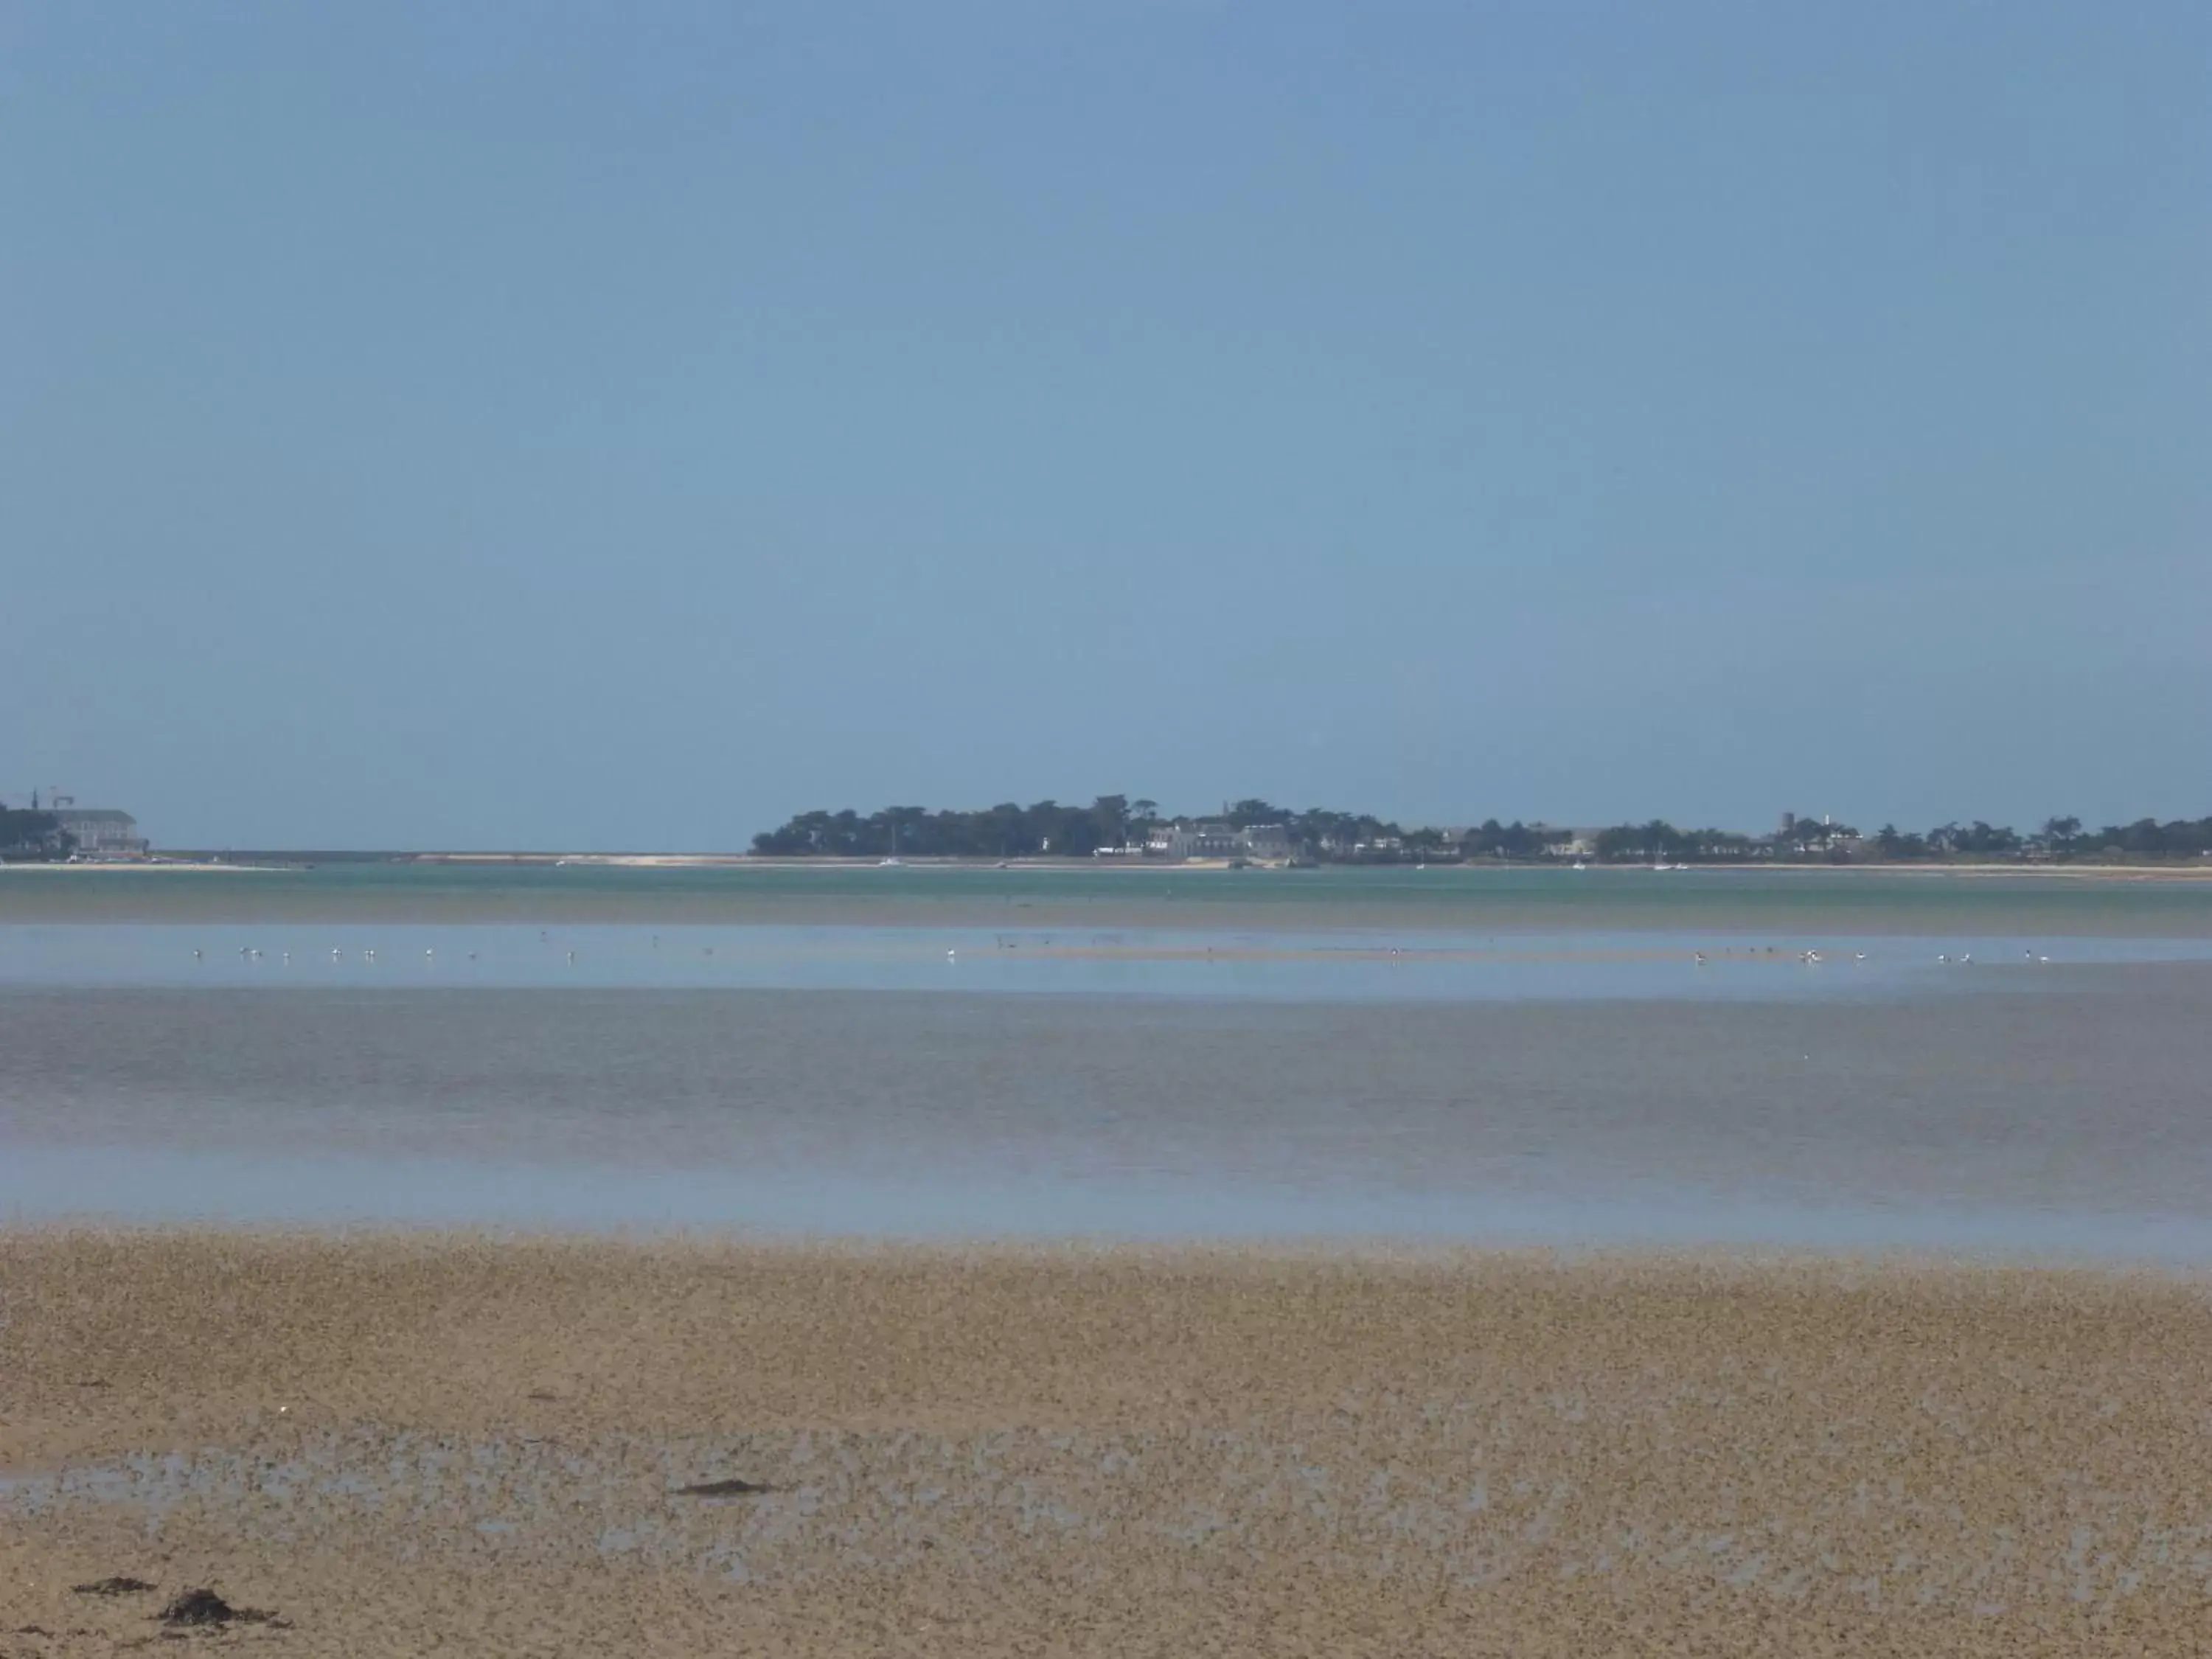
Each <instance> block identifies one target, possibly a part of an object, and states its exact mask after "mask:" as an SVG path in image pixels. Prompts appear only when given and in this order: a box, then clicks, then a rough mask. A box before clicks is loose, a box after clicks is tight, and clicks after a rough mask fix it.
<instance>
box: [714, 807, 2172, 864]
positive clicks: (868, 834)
mask: <svg viewBox="0 0 2212 1659" xmlns="http://www.w3.org/2000/svg"><path fill="white" fill-rule="evenodd" d="M1201 824H1202V825H1206V826H1221V827H1223V828H1225V829H1230V830H1245V829H1255V828H1260V827H1269V826H1279V827H1280V828H1281V829H1282V831H1283V840H1284V841H1285V842H1286V843H1287V845H1288V847H1289V848H1290V850H1291V856H1292V857H1293V858H1295V859H1297V860H1301V861H1304V862H1310V863H1350V864H1360V863H1375V864H1390V863H1418V862H1426V863H1449V862H1462V861H1470V860H1488V861H1498V862H1507V861H1512V860H1522V859H1528V860H1536V859H1562V858H1582V859H1589V860H1592V861H1595V862H1598V863H1650V862H1665V863H1683V864H1700V863H1702V864H1735V863H1748V862H1753V861H1768V862H1787V863H1803V862H1816V863H1817V862H1826V863H1836V864H1867V863H1911V862H1925V861H1936V860H1965V861H1988V860H2021V861H2037V862H2060V861H2066V860H2108V859H2118V860H2161V859H2185V858H2186V859H2194V858H2202V857H2205V856H2207V855H2208V854H2212V817H2203V818H2195V819H2190V818H2179V819H2174V820H2172V821H2170V822H2167V823H2160V822H2159V821H2158V820H2157V819H2155V818H2142V819H2139V820H2137V821H2136V823H2127V824H2108V825H2106V826H2105V827H2104V828H2102V829H2089V828H2087V827H2085V826H2084V825H2083V823H2081V820H2080V819H2079V818H2073V817H2054V818H2049V819H2046V820H2045V822H2044V823H2043V825H2042V827H2041V828H2040V829H2036V830H2033V831H2032V832H2030V833H2027V834H2025V835H2023V834H2021V832H2019V831H2017V830H2015V829H2008V828H2006V827H2003V826H2002V825H1996V824H1990V823H1984V822H1982V821H1981V820H1979V819H1976V820H1975V821H1974V822H1972V823H1966V824H1960V823H1942V824H1937V825H1936V826H1935V827H1934V828H1932V829H1925V830H1901V829H1898V828H1897V827H1896V826H1895V825H1894V824H1884V825H1883V826H1882V827H1881V829H1878V830H1875V832H1874V833H1872V834H1870V835H1868V834H1862V833H1861V832H1860V831H1859V830H1858V829H1855V828H1853V827H1852V826H1851V825H1850V824H1846V823H1832V822H1825V821H1823V820H1820V819H1818V818H1814V817H1797V816H1796V815H1795V814H1791V815H1789V816H1786V817H1784V819H1783V822H1782V827H1781V828H1780V829H1777V830H1776V831H1774V832H1773V833H1772V834H1770V835H1764V836H1752V835H1745V834H1743V833H1741V832H1740V831H1736V830H1731V829H1678V828H1676V827H1675V826H1674V824H1671V823H1668V822H1666V821H1665V820H1664V819H1660V818H1655V819H1652V820H1651V821H1650V822H1649V823H1620V824H1610V825H1607V826H1605V827H1602V828H1595V829H1565V828H1562V827H1560V826H1559V825H1556V824H1545V823H1522V822H1520V821H1518V820H1516V821H1515V822H1514V823H1499V822H1498V820H1497V819H1495V818H1490V819H1486V821H1484V822H1483V823H1480V824H1475V825H1472V826H1468V827H1465V828H1458V829H1440V828H1435V827H1419V828H1414V829H1406V828H1404V827H1402V826H1401V825H1400V824H1397V823H1393V822H1391V821H1390V820H1389V819H1387V818H1379V817H1375V816H1374V815H1372V814H1370V813H1364V812H1340V811H1330V810H1328V809H1326V808H1321V807H1312V808H1309V809H1307V810H1306V811H1292V810H1291V809H1290V808H1287V807H1283V806H1278V805H1273V803H1271V802H1268V801H1265V800H1260V799H1247V800H1240V801H1237V802H1235V803H1233V804H1231V805H1227V806H1225V807H1224V808H1223V810H1222V811H1219V812H1218V813H1204V814H1198V815H1188V814H1186V815H1180V816H1174V817H1170V816H1164V815H1163V814H1162V812H1161V811H1160V808H1159V805H1158V802H1156V801H1152V800H1146V799H1142V798H1132V797H1130V796H1127V795H1101V796H1099V797H1098V798H1097V799H1095V800H1093V801H1092V802H1091V805H1088V806H1076V805H1063V804H1062V803H1060V802H1059V801H1052V800H1042V801H1038V802H1036V803H1035V804H1034V805H1029V806H1023V805H1018V804H1017V803H1015V802H1012V801H1006V802H1003V803H1001V804H1000V805H996V806H987V807H984V808H981V810H979V811H931V810H930V809H929V808H927V807H924V806H886V807H884V808H882V809H881V810H879V811H874V812H870V813H867V814H866V815H863V814H861V813H859V812H856V811H853V810H851V809H850V808H848V809H846V810H844V811H835V812H832V811H812V812H801V813H799V815H798V816H796V817H793V818H792V819H791V820H790V821H789V822H788V823H785V824H783V825H782V826H781V828H779V829H770V830H766V831H763V833H761V834H760V835H757V836H754V837H753V851H754V852H755V853H757V854H762V855H764V856H771V857H780V858H817V857H818V858H852V859H883V858H890V857H897V858H975V859H1015V858H1038V857H1053V858H1089V857H1091V856H1093V855H1094V854H1101V853H1114V854H1127V855H1130V856H1139V855H1141V854H1143V853H1144V852H1145V851H1146V849H1147V848H1152V849H1153V850H1156V851H1160V852H1165V851H1166V850H1167V849H1168V848H1169V847H1170V845H1171V842H1170V834H1171V832H1172V831H1174V830H1176V829H1179V828H1183V829H1188V828H1193V827H1196V826H1199V825H1201Z"/></svg>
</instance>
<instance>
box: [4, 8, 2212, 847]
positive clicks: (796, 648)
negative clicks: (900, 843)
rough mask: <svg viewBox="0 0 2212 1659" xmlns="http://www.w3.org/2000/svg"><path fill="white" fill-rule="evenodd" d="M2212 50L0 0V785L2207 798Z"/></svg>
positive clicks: (1273, 17) (1759, 799)
mask: <svg viewBox="0 0 2212 1659" xmlns="http://www.w3.org/2000/svg"><path fill="white" fill-rule="evenodd" d="M2208 532H2212V7H2208V6H2206V5H2204V4H2203V3H2201V0H2185V3H2168V4H2159V3H2124V4H2119V5H2093V4H2087V3H2070V4H2065V5H2045V4H2034V3H1984V4H1972V5H1959V4H1942V3H1929V0H1910V3H1873V4H1865V5H1831V6H1807V5H1779V6H1778V5H1774V4H1771V3H1765V0H1759V3H1749V0H1747V3H1742V4H1729V5H1717V4H1705V3H1696V0H1680V3H1669V4H1666V5H1650V4H1645V3H1641V0H1638V3H1632V4H1618V5H1607V4H1577V5H1572V6H1531V5H1519V6H1505V5H1478V4H1470V3H1466V0H1452V3H1441V4H1420V3H1407V4H1386V5H1381V6H1356V5H1349V4H1342V3H1336V4H1326V5H1323V4H1316V3H1308V0H1270V3H1267V4H1249V5H1244V4H1217V3H1209V0H934V3H928V0H925V3H915V0H897V3H892V4H884V5H874V4H868V3H838V4H832V5H826V6H799V5H792V4H784V3H779V4H774V5H754V6H745V5H738V4H734V3H726V0H725V3H702V4H697V5H689V4H660V5H645V6H636V7H633V6H619V5H606V4H594V5H572V6H564V5H557V4H547V3H531V4H519V3H518V4H508V5H495V4H489V3H486V4H468V5H455V4H452V3H447V0H438V3H429V4H422V5H404V4H399V3H394V0H376V3H360V4H352V5H342V6H307V5H300V4H297V3H294V0H280V3H269V4H260V5H256V4H246V3H228V4H222V5H195V6H187V5H176V4H170V3H155V4H140V5H131V4H122V3H114V4H98V5H85V4H70V3H64V0H45V3H27V0H0V795H4V797H5V798H6V799H9V803H10V804H11V805H13V804H20V801H19V799H18V798H19V797H21V796H25V795H27V793H28V792H29V790H30V788H31V787H33V785H39V786H46V785H52V784H57V783H58V784H61V785H63V786H64V787H69V788H71V789H73V790H74V792H75V793H76V794H77V795H78V797H79V798H80V799H82V800H83V801H85V802H86V803H87V804H102V805H123V806H127V807H129V808H131V810H133V811H136V812H137V814H138V815H139V817H141V819H142V820H143V823H145V825H146V827H147V829H149V831H150V832H151V833H152V834H153V836H155V839H156V840H157V842H166V843H167V844H170V845H217V846H221V845H233V846H252V845H272V844H274V845H321V846H327V845H369V846H400V847H409V846H433V845H447V846H475V847H505V846H513V847H538V848H559V847H567V846H611V847H631V848H724V847H732V846H738V845H742V844H743V843H744V842H745V841H746V840H747V839H748V838H749V837H750V835H751V833H752V832H753V831H754V830H755V829H762V828H765V827H767V826H768V825H769V824H771V823H775V822H777V821H780V820H781V819H782V818H783V817H786V816H787V815H788V814H789V813H791V812H792V811H796V810H799V809H802V808H806V807H811V806H817V805H855V806H859V807H861V808H863V809H866V808H870V807H873V806H877V805H884V804H886V803H892V802H896V803H901V804H927V805H970V806H972V805H985V804H987V803H989V802H991V801H994V800H999V799H1007V798H1010V797H1014V798H1019V799H1024V800H1029V799H1036V798H1039V797H1042V796H1047V795H1050V796H1054V797H1057V798H1060V799H1086V800H1087V799H1089V798H1090V796H1091V795H1092V794H1095V793H1101V792H1109V791H1119V792H1124V793H1130V794H1133V795H1148V796H1152V797H1153V798H1155V799H1158V800H1160V801H1162V802H1163V803H1164V804H1166V805H1170V806H1171V807H1172V806H1182V807H1188V808H1197V807H1201V806H1203V805H1206V804H1207V803H1209V802H1213V801H1218V799H1220V798H1222V797H1223V796H1225V795H1239V796H1241V795H1247V794H1258V795H1265V796H1267V797H1268V798H1270V799H1278V800H1283V801H1286V802H1288V803H1289V804H1291V805H1299V806H1304V805H1336V806H1348V807H1362V808H1369V809H1375V810H1379V811H1384V812H1386V813H1390V814H1395V815H1400V816H1402V817H1405V818H1407V820H1409V821H1414V820H1424V821H1442V822H1457V821H1461V820H1464V819H1468V818H1480V817H1486V816H1489V815H1492V814H1497V815H1499V816H1502V817H1509V818H1510V817H1516V816H1528V817H1547V818H1550V819H1553V820H1554V821H1564V822H1572V823H1589V822H1603V821H1610V820H1613V819H1617V818H1620V817H1638V818H1641V817H1648V816H1650V815H1653V814H1662V815H1664V816H1667V817H1672V818H1674V819H1675V820H1677V821H1678V822H1679V821H1695V822H1708V821H1717V822H1721V823H1731V824H1739V825H1743V826H1747V827H1760V826H1764V825H1765V824H1766V823H1769V822H1770V821H1771V819H1772V818H1773V817H1774V816H1775V815H1776V814H1777V813H1778V811H1780V810H1781V809H1783V808H1784V807H1790V808H1794V809H1796V810H1797V811H1814V812H1818V811H1832V812H1834V813H1836V814H1838V816H1839V817H1847V818H1849V819H1850V821H1852V822H1855V823H1862V824H1863V825H1865V826H1867V827H1869V828H1871V827H1872V826H1873V825H1875V824H1876V823H1880V822H1881V821H1882V820H1884V819H1895V820H1897V821H1898V822H1899V823H1907V824H1925V823H1931V822H1936V821H1940V820H1942V819H1945V818H1950V817H1990V818H1992V819H1994V820H1998V821H2004V820H2011V821H2014V822H2017V823H2021V824H2023V825H2025V824H2027V823H2029V822H2031V821H2039V820H2040V818H2041V817H2043V816H2045V814H2046V813H2051V812H2074V813H2078V814H2080V815H2081V816H2082V817H2087V818H2089V819H2091V820H2093V821H2105V820H2108V819H2112V818H2115V817H2136V816H2140V815H2141V814H2143V813H2146V812H2156V813H2159V814H2161V815H2166V816H2172V815H2178V814H2187V815H2188V816H2191V817H2195V816H2198V815H2200V814H2203V813H2205V812H2208V811H2212V767H2208V764H2207V763H2208V760H2212V544H2208Z"/></svg>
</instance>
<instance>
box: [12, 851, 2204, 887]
mask: <svg viewBox="0 0 2212 1659" xmlns="http://www.w3.org/2000/svg"><path fill="white" fill-rule="evenodd" d="M250 856H251V857H252V858H253V859H254V860H258V861H254V862H246V863H234V862H231V861H229V860H225V859H220V858H215V857H210V856H205V855H202V854H179V855H178V856H176V857H174V858H162V857H155V858H151V859H99V860H80V861H78V862H75V863H70V862H57V863H42V862H32V861H24V862H19V863H0V875H4V874H6V873H8V872H15V871H45V872H91V871H99V872H108V873H121V872H135V873H148V872H157V871H160V872H169V871H174V872H240V873H245V872H262V873H276V872H304V871H307V870H316V869H326V868H332V867H338V866H356V865H357V866H399V867H423V868H431V869H461V870H501V869H512V870H555V869H564V868H575V869H587V870H595V871H612V870H714V871H777V872H786V871H803V872H823V873H841V874H849V873H851V872H856V871H864V870H882V871H885V872H887V873H888V872H915V873H927V872H969V873H975V872H982V873H988V872H1007V873H1010V874H1022V875H1074V874H1091V875H1107V876H1130V877H1134V876H1172V875H1217V874H1234V875H1279V876H1292V877H1297V876H1310V875H1316V874H1323V875H1334V876H1337V877H1340V878H1341V877H1343V876H1346V875H1351V876H1354V877H1364V876H1369V875H1373V876H1377V877H1385V876H1390V875H1412V874H1414V873H1416V872H1419V873H1437V874H1447V875H1448V874H1460V875H1466V874H1474V873H1487V874H1501V875H1503V874H1520V875H1526V874H1532V873H1536V872H1553V873H1557V874H1560V875H1567V874H1576V875H1597V876H1611V875H1620V874H1632V875H1646V874H1658V873H1662V872H1660V871H1657V870H1655V869H1654V868H1653V867H1652V866H1649V865H1644V864H1629V863H1613V864H1595V863H1594V864H1590V865H1589V866H1587V867H1586V868H1576V867H1574V866H1569V865H1567V864H1565V863H1564V862H1562V861H1560V860H1534V859H1531V860H1511V861H1491V860H1480V861H1445V862H1438V863H1436V864H1433V865H1418V864H1334V863H1332V864H1321V865H1299V866H1284V865H1270V864H1256V863H1249V862H1238V861H1236V860H1228V859H1182V860H1174V861H1172V862H1170V861H1168V860H1140V859H1126V860H1125V859H1055V858H1016V859H1010V860H998V859H985V858H964V857H929V856H916V855H905V856H902V857H901V858H900V860H899V861H898V862H897V863H896V865H889V866H887V865H886V864H885V863H884V860H881V859H866V858H836V857H823V858H792V857H781V856H760V855H757V854H749V853H606V852H568V853H467V852H415V853H405V852H392V853H380V852H373V851H361V852H356V851H346V850H339V849H331V850H326V851H321V852H316V851H301V852H285V851H271V852H268V853H265V854H252V855H250ZM1663 873H1665V874H1668V875H1705V876H1712V875H1726V876H1771V875H1789V876H1846V877H1858V878H1866V877H1879V876H1899V877H1911V878H1918V879H1934V878H1947V877H1952V878H2013V877H2017V878H2033V879H2037V880H2045V879H2057V880H2087V881H2100V882H2103V881H2111V882H2212V860H2196V861H2191V862H2184V861H2179V860H2176V861H2172V862H2167V863H2156V864H2148V863H2147V864H2087V863H2065V864H2053V863H2002V862H1988V861H1980V862H1969V861H1958V862H1941V863H1938V862H1917V861H1916V862H1898V863H1887V864H1885V863H1857V864H1823V863H1814V862H1810V861H1791V862H1785V863H1771V862H1732V863H1731V862H1713V863H1705V864H1691V865H1683V866H1670V867H1669V868H1668V869H1667V870H1665V871H1664V872H1663Z"/></svg>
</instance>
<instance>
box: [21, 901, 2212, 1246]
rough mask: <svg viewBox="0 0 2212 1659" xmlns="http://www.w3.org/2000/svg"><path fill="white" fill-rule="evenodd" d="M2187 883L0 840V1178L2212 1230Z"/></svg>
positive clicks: (1968, 1227)
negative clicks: (806, 862) (104, 858)
mask: <svg viewBox="0 0 2212 1659" xmlns="http://www.w3.org/2000/svg"><path fill="white" fill-rule="evenodd" d="M2208 1012H2212V884H2191V883H2174V882H2157V883H2154V882H2142V883H2115V882H2095V881H2076V880H2069V879H2038V878H1985V877H1973V878H1954V877H1945V876H1927V875H1906V876H1888V875H1868V874H1865V873H1863V872H1850V873H1840V874H1831V873H1824V872H1769V873H1759V872H1667V873H1665V874H1661V873H1657V872H1649V871H1620V870H1612V871H1593V872H1583V873H1582V874H1580V875H1577V874H1576V873H1574V872H1565V871H1511V870H1508V871H1480V870H1476V871H1446V870H1439V871H1428V872H1417V871H1411V870H1398V871H1369V872H1342V871H1324V872H1299V873H1296V874H1285V873H1282V872H1210V873H1205V874H1187V875H1186V874H1178V873H1176V872H1160V873H1158V874H1155V873H1153V872H1141V873H1137V872H1090V871H1073V872H1068V871H1049V872H1036V871H1023V870H1015V871H979V870H972V869H969V870H933V869H913V870H891V871H875V870H867V869H850V868H847V869H835V870H819V871H817V870H802V871H793V870H763V871H658V870H647V871H630V870H608V869H605V868H597V867H588V866H586V867H574V868H568V869H550V868H525V869H483V868H465V867H463V868H453V867H439V866H392V865H353V866H331V867H328V868H324V869H316V870H306V871H292V872H275V873H259V872H253V873H247V872H239V873H227V874H214V875H198V874H192V873H187V872H82V871H78V872H23V871H20V870H16V871H9V872H3V873H0V1154H4V1156H0V1218H15V1219H40V1218H55V1217H60V1216H97V1217H112V1218H124V1219H136V1220H170V1219H179V1218H192V1219H210V1220H229V1221H286V1222H300V1223H305V1224H308V1225H331V1224H345V1223H352V1222H378V1221H384V1222H403V1223H435V1224H441V1225H443V1224H481V1225H513V1226H525V1227H526V1226H534V1225H555V1226H585V1227H595V1228H647V1229H650V1228H662V1227H695V1226H696V1227H715V1228H728V1227H735V1228H757V1229H764V1230H769V1231H811V1232H830V1233H873V1234H918V1235H944V1234H968V1235H975V1234H1017V1235H1032V1236H1034V1235H1041V1234H1042V1235H1050V1234H1067V1233H1085V1234H1101V1235H1115V1236H1138V1237H1160V1236H1217V1237H1219V1236H1252V1235H1255V1234H1272V1235H1316V1234H1317V1235H1346V1234H1363V1235H1364V1234H1384V1235H1418V1236H1420V1237H1443V1238H1455V1239H1477V1240H1498V1241H1515V1242H1521V1241H1538V1242H1543V1243H1557V1244H1566V1245H1579V1244H1585V1243H1587V1244H1607V1243H1652V1242H1662V1243H1685V1244H1686V1243H1704V1242H1715V1243H1779V1244H1809V1245H1820V1246H1845V1247H1850V1248H1880V1247H1883V1246H1899V1247H1911V1248H1927V1249H1960V1250H1970V1251H1978V1252H1988V1251H2002V1252H2023V1253H2029V1254H2043V1255H2121V1256H2151V1257H2158V1258H2161V1259H2167V1260H2183V1261H2212V1085H2208V1082H2207V1079H2212V1036H2208V1033H2212V1021H2208V1020H2207V1018H2205V1016H2206V1015H2207V1013H2208Z"/></svg>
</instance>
